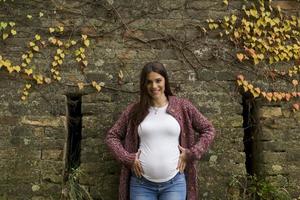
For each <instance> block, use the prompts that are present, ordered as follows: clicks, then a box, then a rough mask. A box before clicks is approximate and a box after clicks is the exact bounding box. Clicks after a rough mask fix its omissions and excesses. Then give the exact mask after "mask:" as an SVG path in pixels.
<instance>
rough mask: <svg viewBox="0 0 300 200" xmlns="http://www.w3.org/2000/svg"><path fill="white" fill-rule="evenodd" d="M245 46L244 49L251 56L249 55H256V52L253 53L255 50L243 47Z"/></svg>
mask: <svg viewBox="0 0 300 200" xmlns="http://www.w3.org/2000/svg"><path fill="white" fill-rule="evenodd" d="M244 48H245V51H246V52H247V53H248V54H249V55H250V56H251V57H256V56H257V55H256V53H255V50H254V49H249V48H247V47H244Z"/></svg>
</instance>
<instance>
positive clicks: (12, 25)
mask: <svg viewBox="0 0 300 200" xmlns="http://www.w3.org/2000/svg"><path fill="white" fill-rule="evenodd" d="M8 24H9V25H10V26H11V27H14V26H15V25H16V23H15V22H8Z"/></svg>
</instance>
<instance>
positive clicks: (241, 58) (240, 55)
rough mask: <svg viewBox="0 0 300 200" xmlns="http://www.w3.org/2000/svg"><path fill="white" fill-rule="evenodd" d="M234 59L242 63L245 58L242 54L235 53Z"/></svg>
mask: <svg viewBox="0 0 300 200" xmlns="http://www.w3.org/2000/svg"><path fill="white" fill-rule="evenodd" d="M236 57H237V58H238V59H239V61H240V62H243V60H244V58H245V56H244V54H242V53H237V54H236Z"/></svg>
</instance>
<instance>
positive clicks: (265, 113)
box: [260, 107, 282, 118]
mask: <svg viewBox="0 0 300 200" xmlns="http://www.w3.org/2000/svg"><path fill="white" fill-rule="evenodd" d="M260 113H261V114H260V117H262V118H273V117H280V116H282V110H281V108H280V107H263V108H261V109H260Z"/></svg>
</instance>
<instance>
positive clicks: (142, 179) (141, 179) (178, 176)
mask: <svg viewBox="0 0 300 200" xmlns="http://www.w3.org/2000/svg"><path fill="white" fill-rule="evenodd" d="M182 176H183V177H184V178H185V175H184V173H180V172H178V173H177V174H176V175H175V176H174V177H173V178H171V179H170V180H168V181H165V182H153V181H150V180H148V179H146V178H145V177H143V176H142V177H141V178H139V177H137V176H136V175H135V174H134V173H132V177H133V178H136V179H138V180H140V181H142V182H145V183H148V184H151V185H154V186H157V185H159V186H161V185H165V184H169V183H173V182H174V181H176V180H177V179H179V178H181V177H182Z"/></svg>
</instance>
